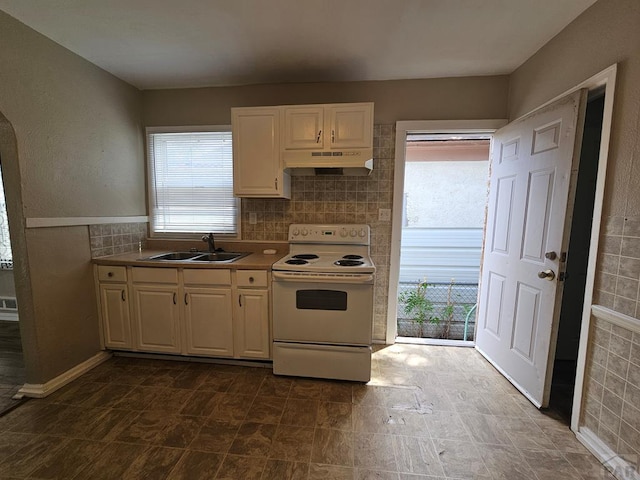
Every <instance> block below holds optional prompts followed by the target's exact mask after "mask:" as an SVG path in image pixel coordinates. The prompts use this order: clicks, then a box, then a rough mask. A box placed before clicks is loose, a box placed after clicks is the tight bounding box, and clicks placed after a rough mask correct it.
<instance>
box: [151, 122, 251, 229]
mask: <svg viewBox="0 0 640 480" xmlns="http://www.w3.org/2000/svg"><path fill="white" fill-rule="evenodd" d="M205 128H206V131H193V129H190V131H175V130H172V131H168V129H156V128H154V129H147V142H148V160H149V205H150V209H151V212H150V217H151V233H152V235H156V236H172V235H173V236H179V235H181V234H189V233H207V232H213V233H217V234H227V235H229V236H238V234H239V227H238V224H239V222H238V219H239V214H240V205H239V199H237V198H235V197H234V196H233V158H232V152H231V127H223V128H224V130H222V129H221V128H220V127H205Z"/></svg>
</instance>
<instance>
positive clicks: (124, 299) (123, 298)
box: [120, 289, 126, 302]
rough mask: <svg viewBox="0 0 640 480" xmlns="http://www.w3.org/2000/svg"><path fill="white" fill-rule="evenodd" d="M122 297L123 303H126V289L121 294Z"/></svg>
mask: <svg viewBox="0 0 640 480" xmlns="http://www.w3.org/2000/svg"><path fill="white" fill-rule="evenodd" d="M120 296H121V297H122V301H123V302H124V301H126V298H125V296H124V289H123V290H122V293H121V294H120Z"/></svg>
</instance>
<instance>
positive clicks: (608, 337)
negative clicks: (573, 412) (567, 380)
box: [581, 319, 640, 465]
mask: <svg viewBox="0 0 640 480" xmlns="http://www.w3.org/2000/svg"><path fill="white" fill-rule="evenodd" d="M584 395H585V397H584V406H583V412H582V421H581V425H584V426H586V427H587V428H589V429H590V430H591V431H592V432H594V433H595V434H596V435H598V437H599V438H600V439H601V440H602V441H603V442H604V443H606V444H607V446H609V448H611V449H612V450H613V451H614V452H616V453H617V454H618V455H620V456H622V457H623V458H625V459H626V460H627V461H629V462H630V463H632V464H634V465H635V463H636V462H637V460H638V459H639V458H640V409H639V408H640V334H639V333H638V332H632V331H631V330H629V329H626V328H622V327H619V326H617V325H614V324H612V323H610V322H608V321H605V320H602V319H595V321H594V322H593V323H592V326H591V332H590V335H589V355H588V358H587V365H586V388H585V393H584Z"/></svg>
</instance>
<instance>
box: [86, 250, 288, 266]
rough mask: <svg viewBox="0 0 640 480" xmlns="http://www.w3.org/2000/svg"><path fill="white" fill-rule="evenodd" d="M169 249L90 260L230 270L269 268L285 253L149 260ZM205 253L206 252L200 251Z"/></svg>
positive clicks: (108, 263) (131, 264)
mask: <svg viewBox="0 0 640 480" xmlns="http://www.w3.org/2000/svg"><path fill="white" fill-rule="evenodd" d="M167 252H169V250H143V251H142V252H131V253H120V254H116V255H108V256H105V257H96V258H94V259H93V260H92V261H93V263H95V264H98V265H121V266H133V267H160V268H226V269H230V270H271V266H272V265H273V264H274V263H275V262H277V261H278V260H280V259H281V258H282V257H284V256H285V255H286V253H282V252H278V253H276V254H274V255H266V254H264V253H262V252H260V253H251V254H249V255H247V256H246V257H242V258H239V259H238V260H235V261H233V262H230V263H224V262H198V261H189V260H184V261H181V260H172V261H166V260H149V257H152V256H154V255H160V254H162V253H167ZM201 253H207V252H201Z"/></svg>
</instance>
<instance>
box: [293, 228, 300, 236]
mask: <svg viewBox="0 0 640 480" xmlns="http://www.w3.org/2000/svg"><path fill="white" fill-rule="evenodd" d="M292 233H293V236H294V237H297V236H298V235H300V230H298V229H297V228H294V229H293V232H292Z"/></svg>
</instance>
